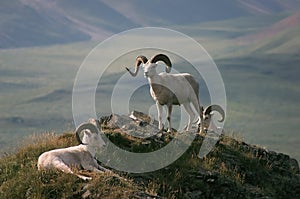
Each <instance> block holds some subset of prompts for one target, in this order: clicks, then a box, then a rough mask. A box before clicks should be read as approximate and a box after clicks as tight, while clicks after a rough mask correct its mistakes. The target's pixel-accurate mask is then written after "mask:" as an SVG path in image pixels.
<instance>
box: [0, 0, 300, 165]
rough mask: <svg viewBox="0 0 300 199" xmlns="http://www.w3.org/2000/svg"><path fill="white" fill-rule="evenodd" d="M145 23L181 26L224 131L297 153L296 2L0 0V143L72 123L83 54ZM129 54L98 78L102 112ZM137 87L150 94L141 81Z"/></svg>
mask: <svg viewBox="0 0 300 199" xmlns="http://www.w3.org/2000/svg"><path fill="white" fill-rule="evenodd" d="M147 26H158V27H165V28H171V29H174V30H177V31H180V32H182V33H184V34H187V35H188V36H190V37H192V38H193V39H195V40H196V41H198V42H199V43H200V44H201V45H203V47H204V48H205V49H206V50H207V51H208V53H209V54H210V55H211V56H212V58H213V60H214V61H215V63H216V64H217V66H218V68H219V70H220V72H221V75H222V77H223V80H224V83H225V88H226V92H227V103H228V109H227V114H228V117H227V119H226V124H225V129H226V131H227V132H228V133H229V134H232V133H234V134H235V135H238V136H239V137H242V138H243V139H244V140H245V141H246V142H249V143H253V144H258V145H260V146H265V147H267V148H269V149H272V150H276V151H280V152H284V153H287V154H289V155H291V156H292V157H295V158H297V159H298V161H299V160H300V154H299V149H298V148H299V143H300V134H299V129H298V127H299V125H300V124H299V123H300V78H299V74H300V66H299V63H300V62H299V61H300V56H299V55H300V36H299V35H300V1H299V0H285V1H281V0H265V1H261V0H252V1H242V0H224V1H217V0H210V1H208V0H207V1H199V0H188V1H179V0H172V1H171V0H165V1H159V0H152V1H146V0H129V1H114V0H43V1H42V0H9V1H8V0H3V1H0V151H2V152H3V151H5V150H7V149H8V148H11V147H12V146H14V145H16V144H17V143H19V141H21V140H22V139H23V138H24V137H25V136H28V135H30V134H33V133H42V132H45V131H55V132H58V133H60V132H63V131H66V130H72V129H74V128H75V127H74V124H73V118H72V87H73V83H74V80H75V76H76V72H77V70H78V69H79V67H80V65H81V63H82V61H83V60H84V58H85V57H86V55H87V54H88V53H89V52H90V51H91V50H92V49H93V48H94V47H95V46H96V45H97V44H98V43H99V42H101V41H103V40H104V39H106V38H108V37H109V36H112V35H113V34H116V33H119V32H121V31H125V30H128V29H131V28H137V27H147ZM174 42H176V41H174ZM137 53H139V52H137ZM136 56H137V54H135V53H132V54H131V55H130V56H129V58H127V59H126V57H123V58H120V60H122V63H115V64H116V65H118V66H119V67H112V69H113V70H111V71H107V72H106V73H105V75H104V78H102V79H101V81H100V82H99V83H101V86H102V87H101V88H100V87H99V89H98V90H97V91H98V92H97V95H96V106H97V114H98V115H99V116H101V115H105V114H109V113H108V112H109V110H108V109H107V103H106V101H108V100H109V99H110V95H111V93H110V90H111V89H112V88H113V84H114V82H115V81H116V80H117V79H118V78H119V77H120V76H121V75H123V74H124V73H125V72H126V71H125V70H124V66H132V65H133V64H134V59H131V57H132V58H134V57H136ZM99 57H101V55H99ZM99 67H103V66H99ZM174 67H176V63H174ZM144 81H145V82H146V80H144ZM145 82H144V83H145ZM136 95H137V97H136V99H139V98H138V96H141V95H143V96H145V95H149V92H148V88H147V86H144V87H141V89H139V90H138V91H137V93H136ZM201 97H202V98H204V99H206V98H207V96H206V94H203V96H201ZM147 100H148V101H147ZM147 100H145V101H144V103H153V101H152V99H151V98H150V95H149V96H148V98H147ZM204 102H205V100H204ZM120 104H121V102H120ZM136 106H137V107H139V106H140V107H142V106H143V104H137V105H136Z"/></svg>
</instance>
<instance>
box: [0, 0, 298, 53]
mask: <svg viewBox="0 0 300 199" xmlns="http://www.w3.org/2000/svg"><path fill="white" fill-rule="evenodd" d="M267 2H268V3H262V2H260V1H258V0H255V1H251V2H244V1H240V0H234V1H231V0H226V1H203V2H199V1H197V0H190V1H188V2H183V1H180V0H176V1H174V0H173V1H171V0H167V1H157V0H155V1H146V0H143V1H137V0H132V1H127V2H126V3H125V2H124V3H123V2H119V1H108V0H86V1H80V0H73V1H70V0H53V1H38V0H11V1H1V2H0V18H1V20H0V36H1V37H0V48H15V47H28V46H41V45H50V44H58V43H59V44H62V43H72V42H75V41H88V40H97V41H99V40H103V39H105V38H107V37H108V36H111V35H113V34H115V33H118V32H120V31H124V30H128V29H131V28H135V27H144V26H169V27H172V26H175V25H190V24H195V23H198V24H199V23H203V22H211V21H220V20H229V19H236V18H241V17H251V16H252V17H253V16H262V17H264V16H270V15H271V16H272V15H275V16H276V14H278V13H282V12H294V11H297V10H298V9H299V7H300V2H299V1H297V0H288V1H284V2H282V1H279V0H276V1H267ZM166 10H168V11H166Z"/></svg>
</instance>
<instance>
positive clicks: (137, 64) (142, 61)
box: [126, 55, 148, 77]
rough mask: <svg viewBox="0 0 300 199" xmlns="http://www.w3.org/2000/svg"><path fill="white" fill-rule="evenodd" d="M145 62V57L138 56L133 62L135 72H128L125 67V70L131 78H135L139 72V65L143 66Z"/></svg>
mask: <svg viewBox="0 0 300 199" xmlns="http://www.w3.org/2000/svg"><path fill="white" fill-rule="evenodd" d="M147 61H148V59H147V57H145V56H143V55H140V56H138V57H137V58H136V61H135V70H134V72H131V71H130V70H129V68H127V67H126V70H127V71H128V72H129V73H130V75H131V76H133V77H135V76H136V75H137V74H138V72H139V67H140V64H141V63H143V64H145V63H147Z"/></svg>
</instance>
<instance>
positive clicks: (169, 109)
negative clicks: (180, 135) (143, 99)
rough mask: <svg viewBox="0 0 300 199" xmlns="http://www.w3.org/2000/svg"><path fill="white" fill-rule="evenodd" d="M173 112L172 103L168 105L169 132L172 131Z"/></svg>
mask: <svg viewBox="0 0 300 199" xmlns="http://www.w3.org/2000/svg"><path fill="white" fill-rule="evenodd" d="M171 114H172V104H171V105H168V115H167V120H168V133H171V132H172V127H171Z"/></svg>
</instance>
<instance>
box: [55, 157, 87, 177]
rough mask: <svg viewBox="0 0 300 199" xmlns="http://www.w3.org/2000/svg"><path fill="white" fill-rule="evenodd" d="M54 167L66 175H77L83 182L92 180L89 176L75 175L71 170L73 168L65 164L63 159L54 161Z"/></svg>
mask: <svg viewBox="0 0 300 199" xmlns="http://www.w3.org/2000/svg"><path fill="white" fill-rule="evenodd" d="M52 165H53V167H54V168H56V169H59V170H61V171H63V172H64V173H70V174H74V175H76V176H77V177H79V178H81V179H83V180H91V179H92V178H91V177H87V176H83V175H79V174H76V173H74V172H73V171H72V170H71V168H70V167H69V166H68V165H67V164H65V163H64V162H63V161H62V160H61V159H58V158H57V159H54V160H53V161H52Z"/></svg>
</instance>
